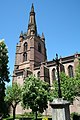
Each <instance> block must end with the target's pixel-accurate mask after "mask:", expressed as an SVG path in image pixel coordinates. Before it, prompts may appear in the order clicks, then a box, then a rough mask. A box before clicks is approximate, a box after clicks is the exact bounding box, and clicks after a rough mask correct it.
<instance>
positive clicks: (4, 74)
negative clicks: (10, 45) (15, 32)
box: [0, 41, 10, 114]
mask: <svg viewBox="0 0 80 120" xmlns="http://www.w3.org/2000/svg"><path fill="white" fill-rule="evenodd" d="M9 81H10V79H9V68H8V50H7V48H6V45H5V43H4V41H0V113H3V114H4V111H5V110H4V108H5V107H4V104H5V102H4V97H5V82H9Z"/></svg>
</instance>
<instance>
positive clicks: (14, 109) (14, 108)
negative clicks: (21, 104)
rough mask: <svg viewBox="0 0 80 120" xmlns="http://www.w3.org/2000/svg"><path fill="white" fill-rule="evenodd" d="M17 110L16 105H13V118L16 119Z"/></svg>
mask: <svg viewBox="0 0 80 120" xmlns="http://www.w3.org/2000/svg"><path fill="white" fill-rule="evenodd" d="M15 111H16V107H13V120H15Z"/></svg>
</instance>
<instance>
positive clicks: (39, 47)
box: [38, 43, 41, 53]
mask: <svg viewBox="0 0 80 120" xmlns="http://www.w3.org/2000/svg"><path fill="white" fill-rule="evenodd" d="M38 51H39V52H40V53H41V44H40V43H38Z"/></svg>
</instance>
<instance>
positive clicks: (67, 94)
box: [52, 73, 80, 102]
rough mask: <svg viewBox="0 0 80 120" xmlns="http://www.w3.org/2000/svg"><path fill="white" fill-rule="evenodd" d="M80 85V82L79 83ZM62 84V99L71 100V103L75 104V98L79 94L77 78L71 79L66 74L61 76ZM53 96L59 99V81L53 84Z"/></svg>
mask: <svg viewBox="0 0 80 120" xmlns="http://www.w3.org/2000/svg"><path fill="white" fill-rule="evenodd" d="M79 83H80V82H79ZM60 84H61V92H62V98H63V99H66V100H69V101H70V102H73V100H74V98H75V96H77V95H78V93H77V87H78V84H77V80H76V78H73V77H72V78H71V77H69V76H67V75H65V73H61V74H60ZM52 93H53V94H52V96H53V99H54V98H58V84H57V81H55V82H54V83H53V90H52Z"/></svg>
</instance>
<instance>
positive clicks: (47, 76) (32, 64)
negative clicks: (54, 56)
mask: <svg viewBox="0 0 80 120" xmlns="http://www.w3.org/2000/svg"><path fill="white" fill-rule="evenodd" d="M79 59H80V54H78V53H76V54H74V55H71V56H67V57H61V58H59V62H60V66H59V71H60V72H62V71H64V72H65V73H66V75H68V76H70V77H74V76H75V69H76V66H77V64H78V62H79ZM56 72H57V71H56V63H55V61H54V60H52V61H48V60H47V52H46V44H45V37H44V34H43V33H42V36H40V35H39V34H38V33H37V25H36V19H35V11H34V6H33V4H32V6H31V11H30V15H29V23H28V29H27V32H25V33H23V32H21V34H20V36H19V43H18V44H17V45H16V54H15V65H14V71H13V82H15V81H17V83H19V84H21V85H22V84H23V82H24V80H25V78H26V77H28V76H29V75H30V74H33V75H35V76H36V77H40V79H41V80H43V81H46V82H48V83H49V84H50V85H52V83H53V81H54V80H55V79H56V77H57V76H56ZM75 106H78V107H76V108H75ZM70 110H71V112H78V111H79V112H80V106H79V102H78V101H77V102H74V106H71V109H70ZM20 113H22V109H21V108H20V107H19V106H18V107H17V114H20Z"/></svg>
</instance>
